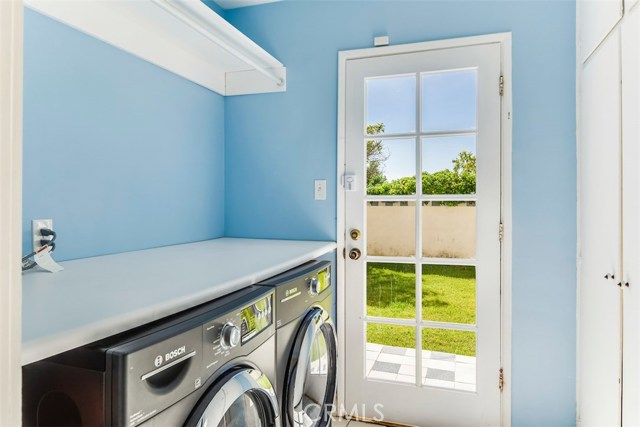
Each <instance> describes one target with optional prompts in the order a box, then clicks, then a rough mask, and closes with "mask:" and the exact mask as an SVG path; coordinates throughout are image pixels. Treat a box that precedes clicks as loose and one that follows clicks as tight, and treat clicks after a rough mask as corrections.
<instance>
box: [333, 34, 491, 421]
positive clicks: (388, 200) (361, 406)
mask: <svg viewBox="0 0 640 427" xmlns="http://www.w3.org/2000/svg"><path fill="white" fill-rule="evenodd" d="M500 73H501V46H500V44H499V43H488V44H482V45H473V46H463V47H454V48H445V49H434V50H428V51H422V52H415V53H405V54H397V55H386V56H379V57H370V58H363V59H356V60H350V61H348V63H347V80H346V83H347V86H346V125H347V126H346V170H347V173H348V174H350V175H355V177H356V186H355V188H354V189H353V191H346V194H345V195H346V200H345V203H346V218H345V220H346V226H347V230H346V231H347V239H348V243H347V245H346V246H347V251H348V252H349V253H350V254H351V255H352V257H349V258H350V259H347V261H346V280H347V286H346V290H345V292H346V301H348V302H347V309H346V316H345V322H346V326H345V329H346V331H347V332H346V356H345V364H346V366H345V368H346V395H345V400H346V410H347V412H349V413H350V414H351V415H356V416H359V417H366V418H375V417H378V418H381V417H384V420H385V421H391V422H400V423H405V424H411V425H418V426H428V425H434V426H436V425H437V426H447V425H450V426H460V425H474V426H496V425H499V424H500V388H499V371H500V240H499V224H500V203H501V194H500V180H501V177H500V107H501V98H500V91H499V82H500ZM357 230H361V232H358V231H357ZM360 254H361V255H360ZM353 411H357V412H356V413H355V414H354V413H353Z"/></svg>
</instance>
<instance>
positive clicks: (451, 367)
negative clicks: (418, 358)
mask: <svg viewBox="0 0 640 427" xmlns="http://www.w3.org/2000/svg"><path fill="white" fill-rule="evenodd" d="M422 366H426V367H428V368H435V369H442V370H445V371H455V370H456V364H455V362H449V361H447V360H429V359H427V360H425V361H423V362H422Z"/></svg>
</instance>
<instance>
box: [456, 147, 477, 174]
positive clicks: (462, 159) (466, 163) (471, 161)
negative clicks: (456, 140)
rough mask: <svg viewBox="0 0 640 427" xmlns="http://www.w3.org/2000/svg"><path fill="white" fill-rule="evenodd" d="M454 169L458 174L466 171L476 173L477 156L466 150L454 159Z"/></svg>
mask: <svg viewBox="0 0 640 427" xmlns="http://www.w3.org/2000/svg"><path fill="white" fill-rule="evenodd" d="M453 171H454V172H455V173H457V174H458V175H461V174H464V173H470V174H473V175H475V174H476V156H475V155H474V154H473V153H470V152H468V151H466V150H463V151H461V152H460V154H458V158H456V159H454V160H453Z"/></svg>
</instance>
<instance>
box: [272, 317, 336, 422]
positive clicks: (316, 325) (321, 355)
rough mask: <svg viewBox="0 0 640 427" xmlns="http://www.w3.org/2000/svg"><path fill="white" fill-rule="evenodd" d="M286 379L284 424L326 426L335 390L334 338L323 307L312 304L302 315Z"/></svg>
mask: <svg viewBox="0 0 640 427" xmlns="http://www.w3.org/2000/svg"><path fill="white" fill-rule="evenodd" d="M286 379H287V383H286V384H285V387H284V398H283V401H284V402H283V405H284V409H283V411H284V412H285V414H286V415H285V419H286V427H324V426H327V425H328V424H329V421H330V417H331V409H332V405H333V398H334V396H335V391H336V338H335V333H334V329H333V326H332V324H331V323H330V322H329V314H328V313H327V312H326V311H324V310H323V309H321V308H314V309H312V310H310V311H309V313H307V315H306V316H305V318H304V321H303V322H302V325H301V327H300V330H299V331H298V333H297V335H296V338H295V342H294V345H293V350H292V354H291V357H290V359H289V367H288V370H287V376H286Z"/></svg>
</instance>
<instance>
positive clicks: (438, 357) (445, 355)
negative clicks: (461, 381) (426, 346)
mask: <svg viewBox="0 0 640 427" xmlns="http://www.w3.org/2000/svg"><path fill="white" fill-rule="evenodd" d="M429 358H430V359H435V360H451V361H454V360H456V355H455V354H451V353H441V352H439V351H432V352H431V356H430V357H429Z"/></svg>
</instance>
